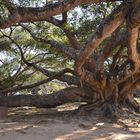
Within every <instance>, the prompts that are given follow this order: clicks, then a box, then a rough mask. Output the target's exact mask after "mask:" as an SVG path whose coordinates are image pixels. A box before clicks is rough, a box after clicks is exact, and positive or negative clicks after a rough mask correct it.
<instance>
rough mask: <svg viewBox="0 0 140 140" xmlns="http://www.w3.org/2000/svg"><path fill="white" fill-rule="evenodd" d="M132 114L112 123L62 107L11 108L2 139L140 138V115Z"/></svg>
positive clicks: (0, 129)
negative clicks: (71, 111)
mask: <svg viewBox="0 0 140 140" xmlns="http://www.w3.org/2000/svg"><path fill="white" fill-rule="evenodd" d="M130 116H131V117H130ZM130 116H127V118H126V116H125V117H124V118H121V119H120V120H118V121H117V122H115V123H112V122H110V121H109V120H104V119H103V118H99V116H96V115H93V116H92V117H91V116H87V115H85V114H83V115H80V116H77V115H74V114H73V115H71V113H69V112H67V111H66V110H65V111H63V109H62V110H61V109H60V108H59V109H57V110H56V109H50V110H46V109H44V110H43V109H41V110H37V109H34V108H28V109H27V108H18V109H11V110H10V111H9V116H8V118H6V119H3V120H0V140H140V116H139V115H138V114H135V115H133V116H132V115H130Z"/></svg>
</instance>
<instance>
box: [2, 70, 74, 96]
mask: <svg viewBox="0 0 140 140" xmlns="http://www.w3.org/2000/svg"><path fill="white" fill-rule="evenodd" d="M71 72H73V71H72V70H70V69H64V70H62V71H60V72H58V73H56V74H55V75H53V76H51V77H49V78H47V79H44V80H41V81H39V82H36V83H33V84H30V85H24V86H16V87H11V88H9V89H5V90H0V93H1V94H6V93H9V92H17V91H19V90H24V89H31V88H34V87H37V86H40V85H42V84H46V83H48V82H51V81H52V80H54V79H57V78H59V77H61V76H62V75H64V74H65V73H71Z"/></svg>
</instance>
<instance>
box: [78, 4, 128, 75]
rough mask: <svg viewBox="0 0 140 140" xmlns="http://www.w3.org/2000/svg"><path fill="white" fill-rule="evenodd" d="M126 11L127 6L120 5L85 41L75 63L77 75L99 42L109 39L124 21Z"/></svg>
mask: <svg viewBox="0 0 140 140" xmlns="http://www.w3.org/2000/svg"><path fill="white" fill-rule="evenodd" d="M127 11H128V6H126V5H120V6H119V7H118V8H117V9H115V10H114V12H112V13H111V15H110V16H109V17H107V19H105V21H104V22H103V23H102V24H101V25H100V26H99V27H98V29H97V30H96V32H95V33H93V34H91V36H90V37H89V38H88V39H87V42H86V45H85V47H84V48H82V50H81V53H80V54H79V58H78V60H77V61H76V68H75V71H76V72H77V74H78V75H81V73H82V69H81V68H82V66H83V64H84V63H85V61H86V59H88V58H89V57H90V55H91V54H92V53H93V52H94V51H95V49H96V48H97V47H98V46H99V45H100V44H101V42H102V41H103V40H104V39H106V38H107V37H109V36H110V35H111V33H113V32H114V31H115V30H116V29H117V28H118V27H119V26H120V25H121V24H122V23H123V22H124V21H125V17H126V14H127Z"/></svg>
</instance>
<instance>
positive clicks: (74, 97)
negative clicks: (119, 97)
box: [0, 87, 87, 108]
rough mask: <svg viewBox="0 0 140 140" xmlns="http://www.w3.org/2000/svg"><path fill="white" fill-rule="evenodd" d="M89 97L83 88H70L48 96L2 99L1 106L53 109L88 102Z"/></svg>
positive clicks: (22, 96)
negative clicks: (66, 104) (63, 105)
mask: <svg viewBox="0 0 140 140" xmlns="http://www.w3.org/2000/svg"><path fill="white" fill-rule="evenodd" d="M86 96H87V95H86V94H85V91H84V90H83V89H81V88H76V87H70V88H66V89H63V90H61V91H58V92H55V93H52V94H48V95H43V96H39V95H14V96H2V97H0V106H3V107H4V106H5V107H21V106H29V107H38V108H52V107H56V106H59V105H62V104H65V103H72V102H82V101H86V99H84V97H86Z"/></svg>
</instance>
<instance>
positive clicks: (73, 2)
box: [0, 0, 116, 29]
mask: <svg viewBox="0 0 140 140" xmlns="http://www.w3.org/2000/svg"><path fill="white" fill-rule="evenodd" d="M114 1H116V0H102V1H100V0H63V1H59V2H56V3H52V4H48V5H46V6H45V7H37V8H34V7H18V6H17V7H16V8H15V9H16V10H15V11H14V13H13V14H11V15H9V18H8V19H6V20H5V21H2V22H1V23H0V29H4V28H8V27H10V26H12V25H14V24H16V23H19V22H35V21H46V20H47V19H48V18H50V17H52V16H56V15H58V14H61V13H64V12H66V11H69V10H70V9H72V8H75V7H77V6H79V5H83V4H92V3H99V2H114ZM3 4H4V3H3ZM5 5H6V2H5Z"/></svg>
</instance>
